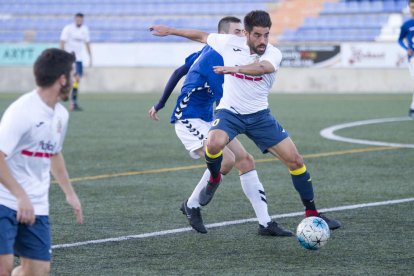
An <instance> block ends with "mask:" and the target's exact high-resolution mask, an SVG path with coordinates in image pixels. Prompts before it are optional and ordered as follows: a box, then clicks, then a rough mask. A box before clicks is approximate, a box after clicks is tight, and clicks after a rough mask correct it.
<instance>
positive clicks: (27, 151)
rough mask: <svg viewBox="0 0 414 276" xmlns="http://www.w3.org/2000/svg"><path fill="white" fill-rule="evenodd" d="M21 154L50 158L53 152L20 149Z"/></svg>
mask: <svg viewBox="0 0 414 276" xmlns="http://www.w3.org/2000/svg"><path fill="white" fill-rule="evenodd" d="M22 154H23V155H26V156H32V157H45V158H50V157H52V156H53V155H54V154H52V153H47V152H32V151H29V150H22Z"/></svg>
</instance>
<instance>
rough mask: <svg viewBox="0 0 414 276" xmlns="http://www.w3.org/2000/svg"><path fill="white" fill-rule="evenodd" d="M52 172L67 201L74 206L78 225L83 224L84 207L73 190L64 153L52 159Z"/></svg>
mask: <svg viewBox="0 0 414 276" xmlns="http://www.w3.org/2000/svg"><path fill="white" fill-rule="evenodd" d="M50 161H51V172H52V175H53V177H54V178H55V179H56V181H57V182H58V184H59V186H60V188H61V189H62V191H63V193H64V194H65V196H66V201H67V202H68V204H69V205H70V206H72V208H73V211H74V213H75V216H76V222H77V223H78V224H82V223H83V213H82V206H81V203H80V201H79V198H78V196H77V194H76V192H75V190H74V189H73V186H72V183H71V182H70V179H69V174H68V171H67V170H66V165H65V159H64V158H63V155H62V153H57V154H55V155H53V156H52V157H51V158H50Z"/></svg>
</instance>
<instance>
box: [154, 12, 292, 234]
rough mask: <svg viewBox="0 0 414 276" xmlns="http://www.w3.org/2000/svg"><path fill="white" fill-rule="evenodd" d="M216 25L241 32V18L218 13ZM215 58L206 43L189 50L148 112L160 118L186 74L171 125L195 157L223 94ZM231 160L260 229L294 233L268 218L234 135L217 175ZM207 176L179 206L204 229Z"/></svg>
mask: <svg viewBox="0 0 414 276" xmlns="http://www.w3.org/2000/svg"><path fill="white" fill-rule="evenodd" d="M218 30H219V33H227V34H229V33H230V34H233V36H235V37H236V35H238V36H243V33H242V26H241V21H240V19H238V18H235V17H225V18H223V19H221V20H220V22H219V25H218ZM217 64H223V59H222V57H221V56H220V55H219V54H218V53H217V52H216V51H214V50H213V49H212V48H211V47H210V46H205V47H204V48H203V49H202V50H201V51H200V52H197V53H194V54H192V55H190V56H189V57H188V58H187V59H186V63H185V64H184V65H183V66H181V67H180V68H178V69H177V70H176V71H175V72H174V74H173V75H172V76H171V78H170V80H169V81H168V84H167V86H166V88H165V91H164V93H163V95H162V97H161V99H160V101H159V102H158V103H157V104H156V105H154V106H153V107H152V108H151V109H150V110H149V112H148V113H149V116H150V118H151V119H153V120H159V118H158V116H157V114H156V113H157V111H158V110H160V109H161V108H162V107H164V105H165V102H166V101H167V99H168V97H169V96H170V94H171V92H172V90H173V89H174V87H175V85H176V84H177V83H178V81H179V79H180V78H181V77H182V76H184V75H185V74H187V77H186V79H185V81H184V85H183V87H182V89H181V94H180V95H179V96H178V99H177V104H176V106H175V108H174V110H173V113H172V116H171V123H173V124H174V125H175V130H176V134H177V136H178V137H179V138H180V140H181V142H182V143H183V144H184V146H185V148H186V149H187V150H188V151H189V153H190V156H191V157H193V158H195V159H197V158H199V157H201V156H204V151H205V149H204V144H205V141H206V139H207V136H208V131H209V129H210V127H211V123H212V121H213V106H214V103H216V102H218V101H219V100H220V99H221V97H222V94H223V90H222V84H223V81H224V78H223V75H218V74H215V73H214V71H213V66H214V65H217ZM233 166H235V167H236V168H237V169H238V170H239V173H240V182H241V185H242V188H243V191H244V193H245V194H246V196H247V198H248V199H249V200H250V203H251V204H252V206H253V209H254V211H255V213H256V216H257V218H258V221H259V225H260V227H259V234H260V235H272V236H292V235H293V233H292V232H290V231H287V230H284V229H283V228H282V227H280V226H279V225H278V224H277V223H276V222H274V221H272V220H271V218H270V216H269V214H268V210H267V202H266V195H265V192H264V188H263V185H262V184H261V183H260V180H259V177H258V175H257V172H256V170H255V167H254V160H253V157H252V156H251V155H250V154H249V153H248V152H247V151H246V150H245V149H244V147H243V146H242V144H241V143H240V142H239V141H238V140H237V139H234V140H232V141H231V142H230V143H229V144H228V145H227V146H226V147H225V148H224V149H223V163H222V166H221V168H220V179H221V174H223V175H225V174H227V173H228V172H229V171H230V170H231V169H232V167H233ZM210 177H211V175H210V172H209V170H208V169H206V171H205V172H204V174H203V176H202V178H201V179H200V181H199V183H198V184H197V186H196V187H195V189H194V191H193V193H192V194H191V196H190V197H189V198H188V200H186V201H185V202H183V203H182V205H181V208H180V209H181V211H182V212H183V214H185V215H186V216H187V218H188V220H189V223H190V225H191V226H192V227H193V228H194V229H195V230H196V231H198V232H200V233H207V229H206V228H205V226H204V223H203V220H202V217H201V213H200V206H204V205H206V204H208V202H209V201H210V200H211V197H210V198H205V197H204V198H200V194H203V190H204V189H206V186H207V183H208V181H209V179H210Z"/></svg>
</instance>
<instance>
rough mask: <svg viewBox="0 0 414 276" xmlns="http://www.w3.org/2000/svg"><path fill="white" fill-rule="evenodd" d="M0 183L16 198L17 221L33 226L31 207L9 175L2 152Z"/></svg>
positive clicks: (20, 188) (22, 191)
mask: <svg viewBox="0 0 414 276" xmlns="http://www.w3.org/2000/svg"><path fill="white" fill-rule="evenodd" d="M0 182H1V183H2V184H3V186H5V187H6V189H7V190H9V191H10V192H11V193H12V195H14V196H15V197H16V200H17V221H18V222H20V223H24V224H33V223H34V222H35V214H34V208H33V205H32V203H31V202H30V199H29V197H28V196H27V194H26V192H25V191H24V189H23V188H22V186H21V185H20V184H19V183H17V181H16V179H15V178H14V177H13V175H12V174H11V172H10V169H9V166H8V165H7V162H6V155H5V154H4V153H3V152H2V151H0Z"/></svg>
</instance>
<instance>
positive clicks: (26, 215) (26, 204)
mask: <svg viewBox="0 0 414 276" xmlns="http://www.w3.org/2000/svg"><path fill="white" fill-rule="evenodd" d="M35 220H36V216H35V213H34V208H33V205H32V203H31V202H30V199H29V198H28V197H27V195H23V196H20V197H19V198H17V221H18V222H20V223H23V224H33V223H34V222H35Z"/></svg>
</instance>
